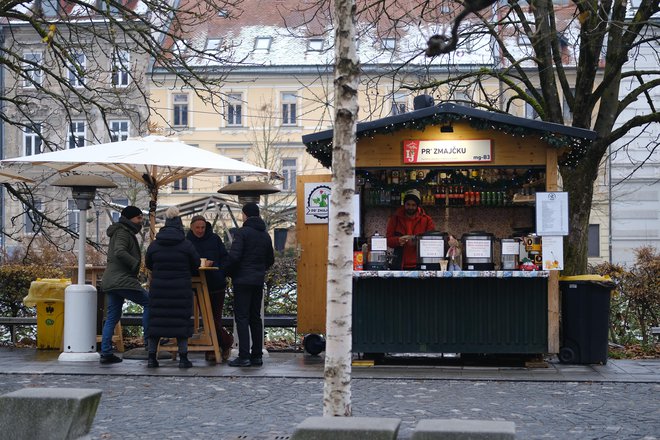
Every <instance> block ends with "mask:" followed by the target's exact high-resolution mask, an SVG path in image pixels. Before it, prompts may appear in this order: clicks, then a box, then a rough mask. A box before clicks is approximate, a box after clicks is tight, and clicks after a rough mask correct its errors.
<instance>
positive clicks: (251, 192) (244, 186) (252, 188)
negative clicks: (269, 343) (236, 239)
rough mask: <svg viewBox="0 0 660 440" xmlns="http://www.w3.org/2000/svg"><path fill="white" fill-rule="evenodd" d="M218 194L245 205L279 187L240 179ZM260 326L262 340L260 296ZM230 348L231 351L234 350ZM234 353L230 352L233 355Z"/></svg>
mask: <svg viewBox="0 0 660 440" xmlns="http://www.w3.org/2000/svg"><path fill="white" fill-rule="evenodd" d="M218 192H219V193H220V194H229V195H233V196H238V203H239V204H240V205H241V207H242V206H243V205H245V204H246V203H256V204H257V205H258V204H259V200H260V198H261V196H262V195H266V194H274V193H278V192H280V189H279V188H277V187H275V186H273V185H270V184H268V183H265V182H259V181H256V180H241V181H240V182H234V183H230V184H229V185H225V186H223V187H222V188H220V189H219V190H218ZM261 328H262V329H263V331H264V340H265V334H266V327H265V326H264V300H263V297H262V300H261ZM237 346H238V333H237V332H236V322H234V350H235V349H236V348H235V347H237ZM234 350H232V351H234ZM262 352H263V356H264V357H268V351H267V350H266V348H264V349H263V350H262ZM235 354H236V353H232V355H235Z"/></svg>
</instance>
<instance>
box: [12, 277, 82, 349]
mask: <svg viewBox="0 0 660 440" xmlns="http://www.w3.org/2000/svg"><path fill="white" fill-rule="evenodd" d="M70 284H71V280H69V279H65V278H37V280H36V281H32V283H31V284H30V290H29V292H28V295H27V296H26V297H25V298H23V303H24V304H25V305H26V306H29V307H34V306H36V307H37V348H40V349H57V350H59V349H60V347H61V345H62V333H63V329H64V290H65V289H66V287H67V286H68V285H70Z"/></svg>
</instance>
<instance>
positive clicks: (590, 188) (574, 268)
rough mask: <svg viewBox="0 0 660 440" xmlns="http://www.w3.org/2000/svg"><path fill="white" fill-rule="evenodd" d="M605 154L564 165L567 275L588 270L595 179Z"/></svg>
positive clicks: (562, 168) (565, 270)
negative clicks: (588, 245) (566, 210)
mask: <svg viewBox="0 0 660 440" xmlns="http://www.w3.org/2000/svg"><path fill="white" fill-rule="evenodd" d="M600 157H602V155H597V154H591V155H589V154H588V155H586V156H585V157H584V158H582V159H581V160H580V161H579V163H578V164H577V165H576V164H574V163H571V164H564V165H562V166H560V168H559V171H560V173H561V176H562V181H563V190H564V191H566V192H568V215H569V217H568V236H567V237H566V238H565V239H564V244H565V247H566V249H565V251H564V255H565V259H564V268H565V269H564V271H563V274H564V275H579V274H584V273H586V271H587V238H588V236H589V215H590V214H591V200H592V198H593V193H594V181H595V179H596V177H597V176H598V169H599V163H600V159H599V158H600Z"/></svg>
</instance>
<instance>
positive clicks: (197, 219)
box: [190, 214, 206, 226]
mask: <svg viewBox="0 0 660 440" xmlns="http://www.w3.org/2000/svg"><path fill="white" fill-rule="evenodd" d="M199 221H203V222H204V223H206V217H204V216H203V215H199V214H197V215H195V216H193V218H192V219H191V220H190V226H192V225H194V224H195V222H199Z"/></svg>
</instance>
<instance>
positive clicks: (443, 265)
mask: <svg viewBox="0 0 660 440" xmlns="http://www.w3.org/2000/svg"><path fill="white" fill-rule="evenodd" d="M447 263H449V262H448V261H447V260H440V270H443V271H444V270H447Z"/></svg>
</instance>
